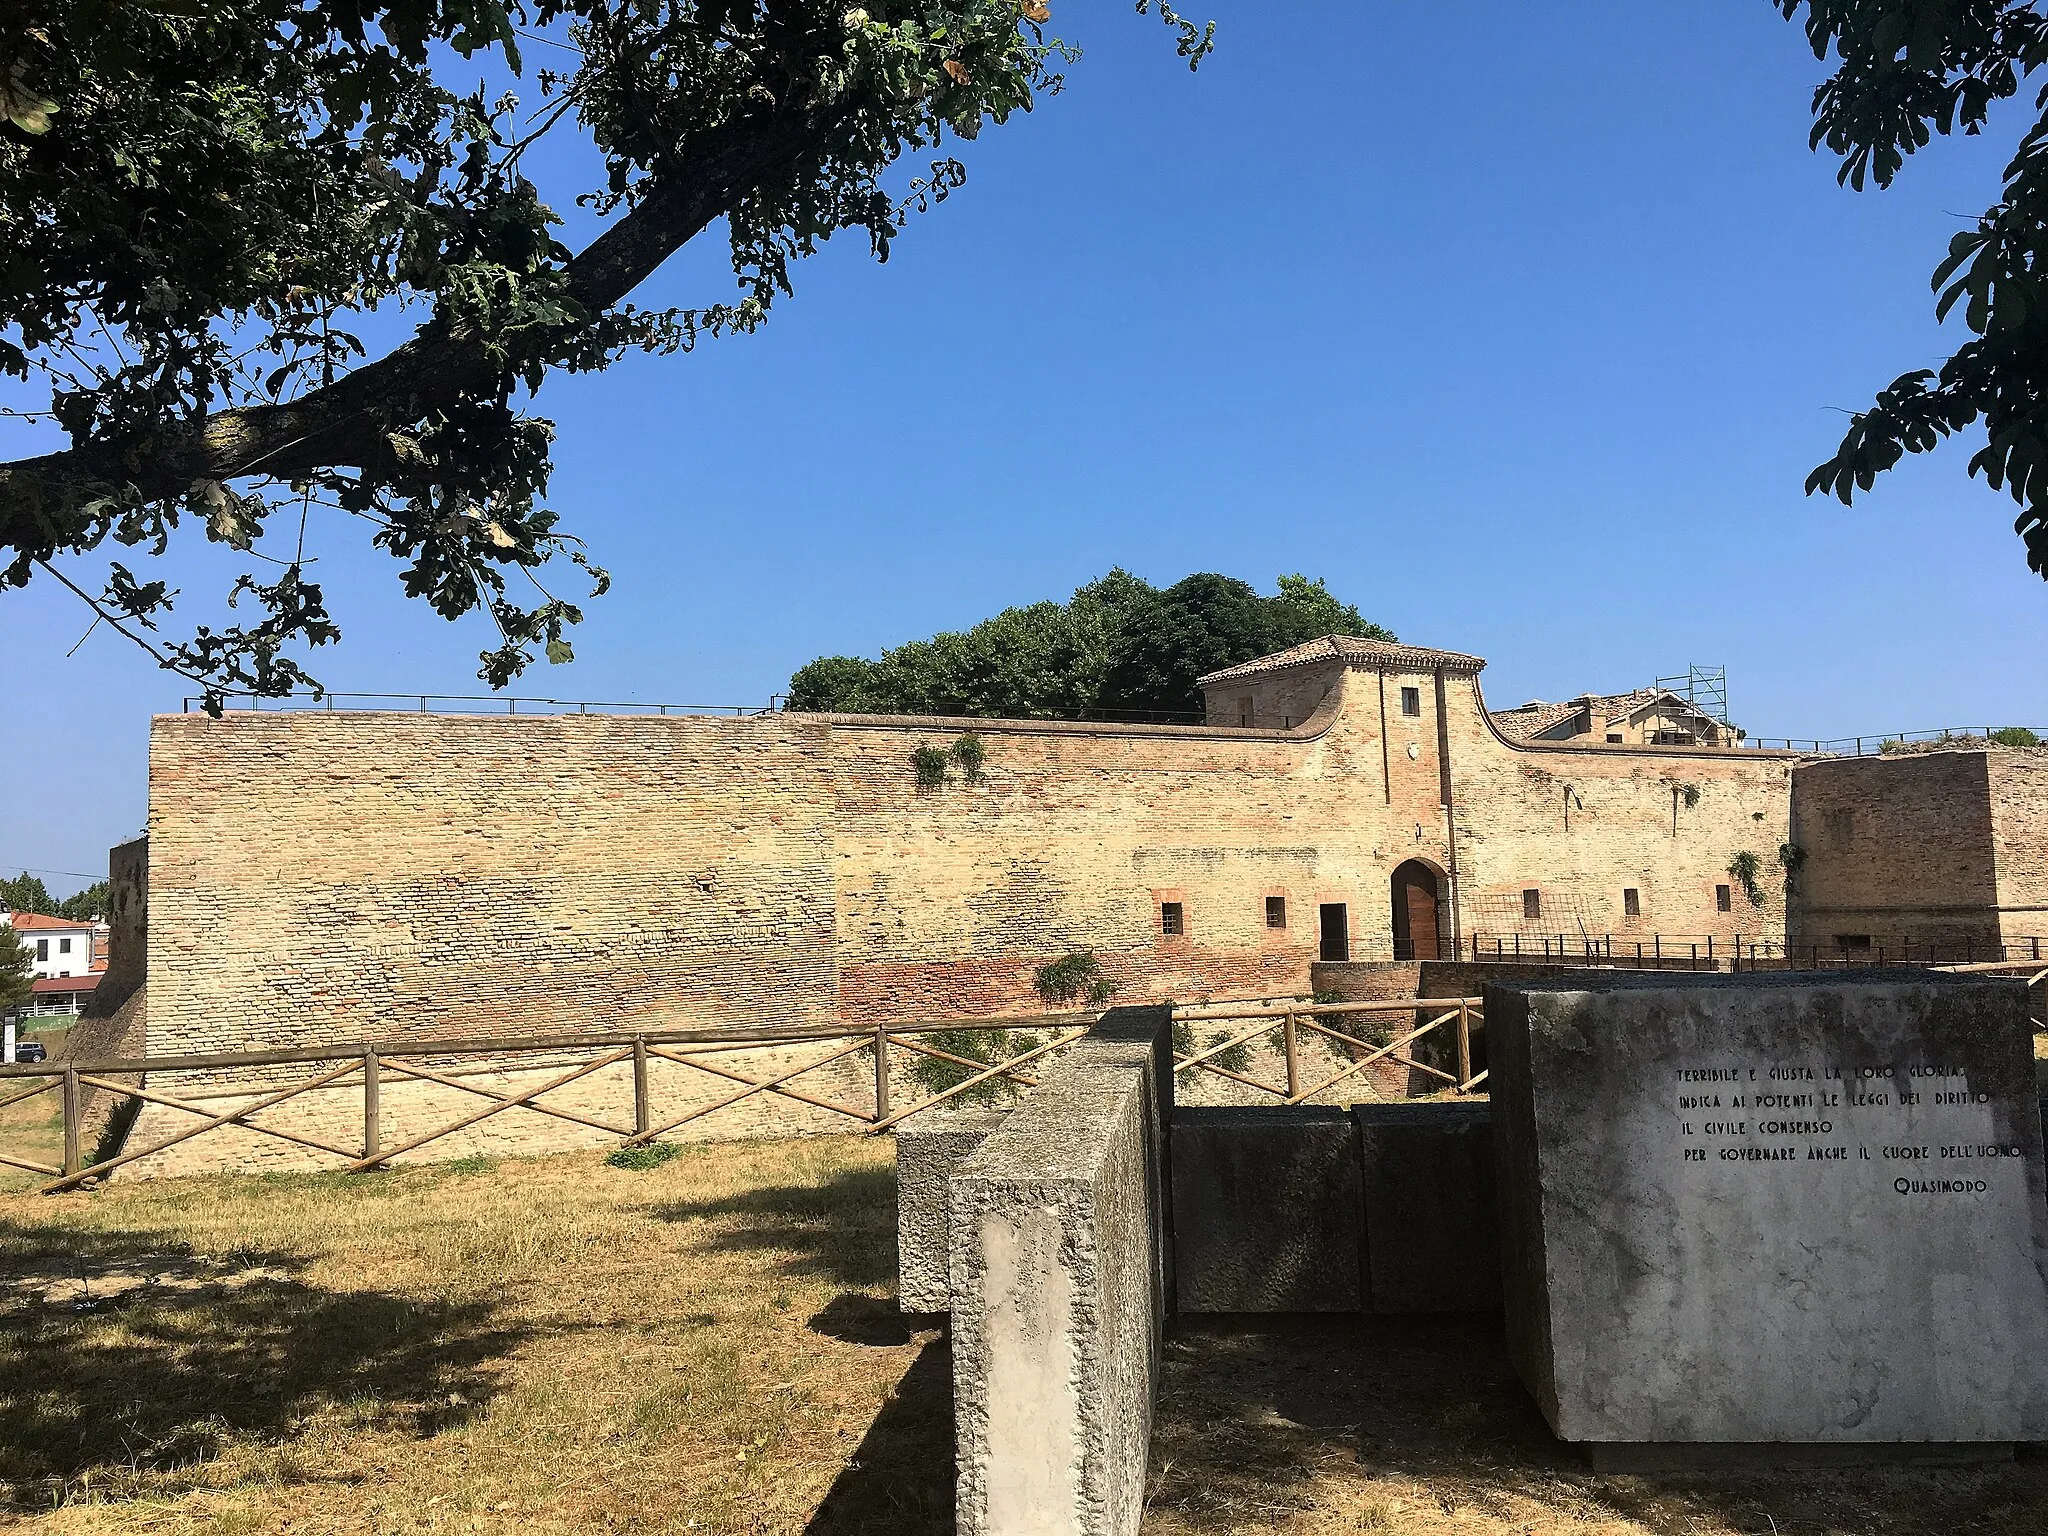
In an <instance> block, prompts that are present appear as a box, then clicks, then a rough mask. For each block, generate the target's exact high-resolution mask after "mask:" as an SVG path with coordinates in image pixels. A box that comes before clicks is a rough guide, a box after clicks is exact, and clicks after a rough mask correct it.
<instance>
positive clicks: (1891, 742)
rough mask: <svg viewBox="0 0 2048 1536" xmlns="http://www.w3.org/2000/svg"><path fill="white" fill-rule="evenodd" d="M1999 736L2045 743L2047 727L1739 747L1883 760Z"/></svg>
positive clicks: (1786, 740) (1775, 739) (1761, 739)
mask: <svg viewBox="0 0 2048 1536" xmlns="http://www.w3.org/2000/svg"><path fill="white" fill-rule="evenodd" d="M2001 733H2006V734H2008V735H2010V736H2013V737H2020V738H2023V737H2028V736H2031V737H2034V738H2036V739H2037V740H2039V741H2041V742H2048V726H2040V725H2032V726H2029V725H1950V726H1943V727H1941V728H1939V729H1937V730H1931V731H1892V732H1889V733H1885V734H1879V735H1874V736H1835V737H1831V738H1829V739H1827V740H1813V739H1809V738H1804V737H1797V736H1747V737H1744V738H1743V740H1742V743H1741V744H1742V745H1743V746H1745V747H1756V748H1759V749H1769V750H1772V751H1778V752H1784V751H1791V752H1804V753H1806V754H1808V755H1809V756H1812V757H1884V756H1887V755H1889V754H1891V753H1894V752H1902V751H1906V750H1908V749H1910V748H1913V747H1917V746H1923V745H1926V744H1927V743H1930V742H1935V743H1939V742H1944V741H1951V742H1956V743H1959V744H1963V745H1967V744H1969V743H1971V742H1979V743H1982V742H1996V739H1997V737H1998V736H1999V735H2000V734H2001ZM1997 744H1999V745H2007V746H2013V745H2017V746H2028V745H2031V744H2032V743H2030V742H2027V741H2025V740H2024V739H2020V740H2010V741H2007V742H2003V743H1997Z"/></svg>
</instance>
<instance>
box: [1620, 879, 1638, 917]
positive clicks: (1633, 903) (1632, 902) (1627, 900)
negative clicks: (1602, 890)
mask: <svg viewBox="0 0 2048 1536" xmlns="http://www.w3.org/2000/svg"><path fill="white" fill-rule="evenodd" d="M1621 915H1622V916H1623V917H1641V916H1642V915H1643V898H1642V894H1641V892H1639V891H1637V890H1636V889H1635V887H1634V886H1630V887H1628V888H1627V889H1626V890H1624V891H1623V892H1622V893H1621Z"/></svg>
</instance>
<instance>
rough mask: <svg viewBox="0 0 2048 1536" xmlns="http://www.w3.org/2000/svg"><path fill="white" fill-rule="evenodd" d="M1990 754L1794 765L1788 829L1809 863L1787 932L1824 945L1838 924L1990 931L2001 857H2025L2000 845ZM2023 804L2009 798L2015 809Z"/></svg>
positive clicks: (1985, 939)
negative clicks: (1790, 818) (1996, 829)
mask: <svg viewBox="0 0 2048 1536" xmlns="http://www.w3.org/2000/svg"><path fill="white" fill-rule="evenodd" d="M1987 762H1988V757H1987V754H1985V753H1983V752H1924V753H1911V754H1904V755H1899V756H1887V757H1852V758H1831V759H1826V760H1823V761H1819V762H1808V763H1802V764H1800V767H1799V772H1798V775H1797V777H1796V779H1795V781H1794V785H1795V787H1794V792H1793V802H1792V804H1793V840H1794V841H1795V842H1797V843H1798V844H1799V845H1800V846H1801V847H1802V848H1804V849H1805V850H1806V865H1805V868H1804V869H1803V870H1802V872H1801V875H1800V882H1799V884H1800V890H1799V895H1798V898H1797V900H1795V902H1794V903H1793V912H1792V920H1791V925H1790V927H1791V935H1790V936H1791V941H1792V942H1793V943H1794V944H1795V945H1815V944H1817V945H1819V946H1820V948H1821V950H1822V953H1823V954H1825V953H1826V952H1827V951H1828V950H1830V949H1833V948H1834V947H1835V940H1836V937H1837V936H1838V935H1842V934H1859V935H1869V936H1870V937H1872V938H1873V939H1874V940H1878V941H1884V940H1893V941H1895V940H1896V938H1897V936H1899V935H1900V934H1905V933H1910V934H1911V935H1912V936H1913V937H1914V938H1915V939H1925V940H1928V941H1930V942H1939V943H1944V944H1953V943H1959V942H1962V941H1965V940H1968V941H1970V942H1972V943H1981V944H1986V945H1988V944H1990V943H1992V942H1995V940H1996V938H1997V929H1998V904H1999V872H2000V865H2001V863H2005V862H2010V863H2012V864H2013V865H2015V866H2016V867H2017V868H2018V869H2020V870H2022V871H2024V870H2025V868H2026V867H2027V865H2028V863H2029V859H2028V856H2027V855H2026V854H2025V852H2024V850H2022V849H2020V848H2017V847H2014V848H2005V847H1999V846H1997V843H1998V842H1999V841H2002V840H2001V839H1997V838H1995V836H1994V827H1993V811H1992V801H1991V795H1990V789H1989V769H1988V767H1987ZM2029 814H2031V812H2029V811H2028V810H2027V808H2026V807H2024V806H2017V807H2014V806H2009V807H2008V815H2010V816H2012V817H2014V819H2019V818H2022V817H2025V816H2027V815H2029ZM2037 846H2038V845H2037ZM2020 926H2022V927H2025V926H2026V925H2024V924H2021V925H2020ZM2034 931H2037V932H2038V931H2040V930H2039V928H2038V927H2037V928H2035V930H2034Z"/></svg>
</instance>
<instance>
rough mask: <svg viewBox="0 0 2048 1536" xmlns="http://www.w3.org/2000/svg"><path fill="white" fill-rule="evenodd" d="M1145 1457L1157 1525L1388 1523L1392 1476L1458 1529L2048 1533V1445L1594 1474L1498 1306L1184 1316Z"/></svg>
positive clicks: (1914, 1535)
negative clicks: (1987, 1457)
mask: <svg viewBox="0 0 2048 1536" xmlns="http://www.w3.org/2000/svg"><path fill="white" fill-rule="evenodd" d="M1151 1461H1152V1467H1153V1486H1152V1492H1151V1498H1150V1500H1149V1502H1148V1511H1149V1512H1148V1515H1147V1518H1146V1522H1145V1529H1146V1531H1147V1532H1148V1533H1150V1532H1162V1533H1164V1532H1174V1533H1178V1532H1183V1531H1217V1532H1223V1531H1230V1530H1237V1529H1241V1528H1243V1527H1244V1526H1246V1525H1247V1524H1260V1525H1263V1524H1267V1523H1272V1522H1273V1521H1275V1520H1277V1519H1278V1518H1279V1517H1280V1516H1281V1515H1282V1514H1283V1513H1284V1512H1285V1511H1287V1510H1290V1509H1291V1510H1296V1511H1300V1512H1301V1517H1302V1518H1304V1519H1306V1520H1308V1521H1309V1523H1308V1524H1307V1525H1305V1526H1304V1529H1308V1530H1322V1529H1338V1528H1344V1529H1353V1528H1363V1527H1364V1526H1367V1525H1373V1524H1384V1523H1386V1522H1387V1520H1388V1518H1389V1515H1388V1509H1387V1506H1386V1503H1385V1500H1386V1498H1387V1497H1388V1495H1387V1494H1386V1493H1385V1492H1384V1490H1385V1487H1386V1485H1385V1483H1383V1482H1381V1481H1380V1480H1382V1479H1395V1480H1407V1481H1408V1482H1411V1483H1420V1484H1421V1485H1423V1487H1424V1489H1426V1497H1427V1500H1428V1501H1429V1502H1430V1503H1431V1504H1433V1505H1434V1506H1435V1507H1434V1508H1433V1509H1431V1510H1430V1511H1429V1518H1430V1520H1431V1521H1432V1522H1435V1523H1438V1524H1441V1525H1442V1526H1443V1527H1444V1528H1445V1529H1447V1530H1456V1529H1459V1528H1460V1521H1461V1519H1464V1518H1469V1519H1470V1520H1472V1521H1473V1524H1472V1525H1471V1526H1469V1527H1465V1528H1467V1529H1478V1528H1480V1527H1482V1526H1484V1527H1487V1528H1495V1527H1494V1526H1493V1524H1492V1523H1493V1522H1500V1521H1511V1522H1516V1523H1527V1521H1528V1518H1529V1506H1528V1503H1527V1502H1526V1501H1529V1500H1534V1501H1536V1503H1538V1504H1539V1505H1541V1506H1543V1508H1544V1511H1545V1518H1543V1519H1539V1520H1538V1521H1537V1522H1536V1524H1537V1527H1538V1528H1539V1529H1542V1528H1547V1527H1548V1526H1549V1525H1551V1524H1553V1523H1559V1522H1563V1521H1571V1522H1576V1521H1583V1520H1587V1519H1594V1520H1598V1519H1616V1518H1619V1519H1626V1520H1633V1521H1637V1522H1640V1524H1641V1525H1643V1526H1644V1527H1646V1528H1648V1529H1649V1530H1651V1531H1660V1532H1683V1531H1687V1530H1691V1529H1694V1528H1697V1527H1706V1528H1713V1527H1714V1526H1715V1525H1717V1524H1718V1525H1722V1526H1725V1527H1728V1528H1731V1529H1734V1530H1739V1531H1759V1530H1761V1531H1768V1530H1770V1529H1772V1528H1774V1527H1775V1528H1776V1529H1777V1530H1779V1531H1781V1532H1784V1533H1786V1536H1791V1533H1792V1532H1794V1531H1799V1532H1801V1533H1802V1536H1804V1533H1810V1532H1813V1531H1816V1530H1826V1531H1838V1530H1878V1529H1883V1530H1885V1531H1888V1532H1892V1533H1895V1536H1905V1533H1910V1536H1937V1533H1946V1532H1949V1531H1952V1530H1956V1529H1964V1528H1967V1529H1969V1530H1971V1531H1974V1532H1978V1533H1981V1536H2039V1532H2041V1531H2043V1530H2048V1457H2043V1456H2040V1455H2038V1454H2033V1455H2027V1454H2023V1455H2022V1458H2021V1459H2020V1460H2019V1461H2017V1462H2013V1461H2008V1462H2004V1463H1986V1464H1981V1465H1977V1466H1968V1467H1957V1468H1945V1469H1942V1470H1939V1471H1933V1470H1929V1469H1925V1468H1907V1467H1887V1466H1875V1467H1860V1468H1855V1469H1852V1470H1842V1471H1818V1472H1817V1471H1812V1470H1799V1471H1789V1470H1776V1471H1756V1472H1749V1473H1734V1474H1731V1473H1706V1472H1685V1473H1669V1474H1656V1475H1635V1476H1626V1477H1623V1476H1603V1475H1600V1474H1596V1473H1594V1472H1593V1471H1592V1470H1591V1468H1590V1467H1589V1465H1588V1464H1587V1462H1586V1461H1585V1460H1584V1459H1583V1457H1582V1455H1581V1454H1580V1453H1579V1452H1578V1451H1577V1450H1576V1449H1574V1448H1573V1447H1571V1446H1567V1445H1564V1444H1562V1443H1561V1442H1559V1441H1558V1440H1557V1439H1556V1438H1555V1437H1554V1436H1553V1435H1552V1434H1551V1433H1550V1429H1549V1426H1548V1425H1547V1424H1545V1422H1544V1420H1543V1417H1542V1415H1541V1414H1540V1413H1539V1412H1538V1410H1537V1408H1536V1405H1535V1402H1534V1401H1533V1400H1532V1399H1531V1398H1530V1396H1529V1394H1528V1393H1527V1392H1526V1391H1525V1390H1523V1388H1522V1385H1521V1382H1520V1380H1519V1379H1518V1378H1517V1377H1516V1375H1515V1371H1514V1367H1513V1365H1512V1363H1511V1362H1510V1360H1509V1358H1508V1353H1507V1340H1506V1337H1505V1334H1504V1331H1503V1327H1502V1323H1501V1318H1500V1315H1499V1314H1498V1313H1478V1314H1461V1315H1452V1316H1440V1317H1415V1318H1394V1317H1346V1318H1341V1319H1340V1318H1329V1319H1308V1318H1299V1319H1296V1318H1234V1319H1215V1320H1213V1321H1208V1320H1205V1321H1200V1322H1197V1321H1194V1320H1188V1319H1183V1320H1181V1321H1180V1322H1179V1323H1177V1324H1176V1325H1175V1326H1174V1328H1173V1329H1172V1331H1171V1334H1170V1336H1169V1340H1168V1344H1167V1350H1166V1362H1165V1371H1164V1377H1163V1381H1162V1385H1161V1393H1160V1400H1159V1410H1158V1415H1157V1418H1156V1421H1155V1429H1154V1439H1153V1445H1152V1457H1151ZM1404 1496H1405V1497H1408V1498H1410V1499H1412V1498H1414V1497H1415V1494H1414V1491H1413V1490H1412V1489H1406V1490H1404ZM1319 1521H1320V1522H1328V1524H1324V1523H1318V1522H1319ZM1395 1523H1397V1524H1398V1520H1396V1522H1395Z"/></svg>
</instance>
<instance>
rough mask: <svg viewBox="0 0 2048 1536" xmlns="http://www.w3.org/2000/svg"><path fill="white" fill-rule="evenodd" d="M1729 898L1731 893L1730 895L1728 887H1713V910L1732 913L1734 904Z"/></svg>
mask: <svg viewBox="0 0 2048 1536" xmlns="http://www.w3.org/2000/svg"><path fill="white" fill-rule="evenodd" d="M1730 897H1731V893H1730V891H1729V889H1728V887H1727V886H1725V885H1717V886H1715V887H1714V910H1715V911H1716V912H1732V911H1733V910H1734V909H1735V903H1734V901H1733V900H1731V899H1730Z"/></svg>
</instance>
